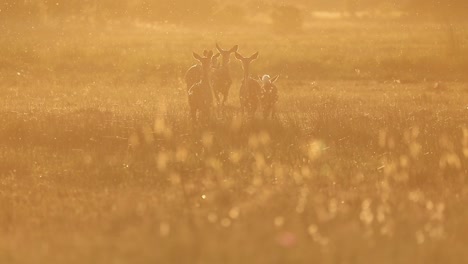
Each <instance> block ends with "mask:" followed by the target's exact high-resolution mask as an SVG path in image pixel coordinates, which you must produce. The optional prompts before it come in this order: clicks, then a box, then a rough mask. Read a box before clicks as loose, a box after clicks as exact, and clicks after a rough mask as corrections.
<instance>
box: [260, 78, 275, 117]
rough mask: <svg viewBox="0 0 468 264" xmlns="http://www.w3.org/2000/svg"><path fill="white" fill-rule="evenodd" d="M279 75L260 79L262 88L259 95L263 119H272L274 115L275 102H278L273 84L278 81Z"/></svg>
mask: <svg viewBox="0 0 468 264" xmlns="http://www.w3.org/2000/svg"><path fill="white" fill-rule="evenodd" d="M278 77H279V75H276V76H275V77H273V78H270V75H263V77H262V78H261V82H262V88H261V95H260V102H261V103H262V108H263V117H264V118H270V117H271V118H274V117H275V115H276V102H278V88H277V87H276V85H275V82H276V81H277V80H278Z"/></svg>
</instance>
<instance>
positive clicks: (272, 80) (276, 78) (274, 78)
mask: <svg viewBox="0 0 468 264" xmlns="http://www.w3.org/2000/svg"><path fill="white" fill-rule="evenodd" d="M278 78H279V74H278V75H276V76H275V77H273V78H271V82H272V83H274V82H276V81H277V80H278Z"/></svg>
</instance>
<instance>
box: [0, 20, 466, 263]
mask: <svg viewBox="0 0 468 264" xmlns="http://www.w3.org/2000/svg"><path fill="white" fill-rule="evenodd" d="M334 23H335V22H331V24H324V25H321V26H317V27H313V28H310V29H309V30H310V32H309V33H315V34H307V35H296V36H290V37H288V38H284V37H281V36H275V35H270V33H265V36H257V37H256V38H254V37H253V35H249V34H250V33H246V35H243V34H239V33H223V34H221V33H219V34H213V33H211V34H208V33H206V35H202V36H200V35H199V34H200V33H196V32H191V31H188V32H184V31H182V30H176V31H169V32H168V33H167V34H166V33H164V32H160V31H155V32H153V31H147V30H136V31H134V30H132V31H126V30H123V29H122V30H117V31H91V32H89V31H87V32H84V31H78V32H71V31H66V30H65V31H64V32H47V31H44V32H42V33H40V34H37V35H36V33H37V32H36V33H34V34H29V35H26V34H24V35H21V36H22V37H21V38H19V37H17V36H15V34H13V33H11V34H9V35H7V36H6V37H5V38H3V39H2V40H1V42H2V43H1V44H0V45H1V46H2V47H3V48H1V49H0V53H1V56H0V58H1V60H2V65H3V67H2V68H1V69H0V72H1V75H0V80H1V86H2V89H1V91H0V94H1V97H0V100H1V104H0V120H1V126H0V143H1V144H0V160H1V162H0V185H1V187H0V262H2V263H153V262H158V263H220V262H223V263H310V262H319V263H464V262H466V261H467V260H468V255H467V254H466V253H465V245H466V244H467V243H468V241H467V234H468V228H467V227H466V224H465V223H466V221H467V220H468V215H467V213H466V210H465V207H466V203H467V201H468V196H467V194H468V192H467V191H468V189H467V187H466V176H467V172H468V171H467V170H468V167H467V160H468V127H467V124H468V122H467V121H468V120H467V111H468V110H467V104H468V102H467V101H466V98H467V96H466V95H467V94H468V86H467V84H466V83H465V82H461V80H463V79H462V77H460V76H463V73H462V69H464V68H463V67H461V68H458V66H459V65H463V63H464V61H462V60H461V59H460V58H449V57H446V55H443V54H442V53H441V52H439V51H441V50H442V49H443V46H442V45H441V44H438V43H436V42H434V41H432V42H427V40H432V39H437V38H436V37H435V35H434V34H432V33H433V32H432V31H430V30H425V29H423V28H420V27H419V26H418V25H415V26H414V28H413V27H412V28H411V29H412V30H414V32H416V33H417V35H416V36H414V35H410V34H408V33H406V32H407V31H402V30H401V28H400V26H397V25H380V26H377V25H376V26H372V27H367V26H364V25H360V26H356V25H340V26H339V27H338V26H337V25H336V24H334ZM384 29H385V32H386V34H383V33H381V32H384ZM387 29H388V30H387ZM392 29H393V31H392ZM435 30H436V29H435ZM436 31H437V30H436ZM436 31H435V32H436ZM33 32H34V31H33ZM62 33H63V34H62ZM46 34H48V35H46ZM216 39H218V40H220V39H222V42H223V43H224V42H225V43H228V44H229V43H232V44H234V43H236V44H237V43H238V44H239V45H240V49H241V50H245V51H247V52H250V51H254V50H260V58H259V60H258V62H256V63H255V65H253V68H252V70H253V71H255V72H256V73H263V72H266V71H267V72H268V73H272V74H274V73H281V74H282V75H285V76H288V78H285V79H283V80H281V81H280V82H279V83H278V87H279V91H280V92H279V94H280V100H279V103H278V112H279V117H278V119H277V120H274V121H265V120H262V119H261V118H260V115H259V117H258V118H257V119H255V120H253V121H246V120H243V119H242V117H241V116H240V114H239V109H238V88H239V87H240V76H241V75H240V67H239V65H237V64H236V62H234V60H233V61H232V65H233V68H234V73H233V75H234V76H235V77H234V78H235V80H236V82H235V83H234V85H233V87H232V91H233V94H231V97H230V99H229V101H228V107H227V109H226V115H225V116H224V117H222V118H219V119H214V120H213V122H212V124H210V125H209V126H207V127H194V126H192V125H191V124H190V122H189V117H188V105H187V97H186V95H185V88H184V85H183V83H182V76H183V75H182V74H183V71H184V70H185V69H186V68H188V66H190V65H191V63H193V61H192V60H191V59H190V54H191V53H190V52H191V50H192V49H195V50H202V49H203V48H205V47H208V46H212V45H213V44H214V41H215V40H216ZM273 40H274V42H273V43H274V45H272V44H271V43H272V42H271V41H273ZM268 43H270V44H268ZM428 43H432V44H428ZM304 51H306V53H305V54H304V53H303V52H304ZM301 52H302V53H301ZM301 54H302V55H303V56H301ZM398 54H399V55H398ZM386 59H387V60H388V61H390V62H389V64H385V63H384V62H385V61H386ZM413 62H414V63H413ZM418 63H419V64H418ZM457 63H461V64H457ZM314 65H315V66H314ZM385 65H390V66H388V67H387V68H386V67H385ZM457 65H458V66H457ZM438 67H440V70H439V68H438ZM446 67H448V68H446ZM410 69H412V70H411V71H410ZM449 69H450V70H449ZM457 76H458V77H457ZM459 77H460V78H459ZM424 78H426V81H424ZM457 78H459V79H457ZM432 80H434V81H442V82H441V83H440V85H436V86H434V83H433V82H432ZM444 80H445V81H444Z"/></svg>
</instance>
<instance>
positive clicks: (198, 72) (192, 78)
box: [185, 50, 221, 91]
mask: <svg viewBox="0 0 468 264" xmlns="http://www.w3.org/2000/svg"><path fill="white" fill-rule="evenodd" d="M207 53H208V51H207V50H204V51H203V56H206V55H207ZM220 55H221V53H217V54H215V55H214V56H213V58H212V67H213V69H216V68H218V67H219V63H218V57H219V56H220ZM202 76H203V67H202V65H201V64H199V63H197V64H195V65H193V66H191V67H190V68H189V69H188V70H187V72H186V73H185V83H186V84H187V91H188V90H189V89H190V87H192V86H193V85H194V84H196V83H197V82H199V81H201V79H202Z"/></svg>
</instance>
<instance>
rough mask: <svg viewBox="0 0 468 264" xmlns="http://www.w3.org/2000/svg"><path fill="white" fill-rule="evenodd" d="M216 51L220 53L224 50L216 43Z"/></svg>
mask: <svg viewBox="0 0 468 264" xmlns="http://www.w3.org/2000/svg"><path fill="white" fill-rule="evenodd" d="M216 49H217V50H218V51H219V52H220V53H221V52H223V51H224V50H223V49H222V48H221V47H220V46H219V44H218V42H216Z"/></svg>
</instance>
